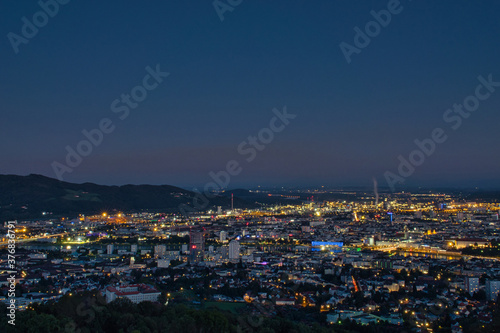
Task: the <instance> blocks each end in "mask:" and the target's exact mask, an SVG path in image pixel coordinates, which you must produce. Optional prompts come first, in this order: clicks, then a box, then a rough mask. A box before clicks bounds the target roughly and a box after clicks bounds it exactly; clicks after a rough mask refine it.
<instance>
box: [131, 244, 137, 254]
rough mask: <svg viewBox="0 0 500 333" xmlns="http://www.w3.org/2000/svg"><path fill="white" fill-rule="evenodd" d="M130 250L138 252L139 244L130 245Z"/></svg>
mask: <svg viewBox="0 0 500 333" xmlns="http://www.w3.org/2000/svg"><path fill="white" fill-rule="evenodd" d="M130 252H132V253H137V244H132V245H131V246H130Z"/></svg>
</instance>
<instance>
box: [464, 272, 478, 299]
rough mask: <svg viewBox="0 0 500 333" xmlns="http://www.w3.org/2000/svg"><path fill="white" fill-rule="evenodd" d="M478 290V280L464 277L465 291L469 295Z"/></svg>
mask: <svg viewBox="0 0 500 333" xmlns="http://www.w3.org/2000/svg"><path fill="white" fill-rule="evenodd" d="M478 290H479V278H477V277H473V276H466V277H465V291H467V292H468V293H469V294H470V295H472V294H474V293H475V292H476V291H478Z"/></svg>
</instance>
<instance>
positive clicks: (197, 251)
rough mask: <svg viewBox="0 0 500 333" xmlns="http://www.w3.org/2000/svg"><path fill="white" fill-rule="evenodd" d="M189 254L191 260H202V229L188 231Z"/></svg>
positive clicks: (203, 252) (203, 249)
mask: <svg viewBox="0 0 500 333" xmlns="http://www.w3.org/2000/svg"><path fill="white" fill-rule="evenodd" d="M189 254H190V257H191V261H192V262H200V261H203V257H204V255H205V238H204V236H203V232H202V231H191V232H190V233H189Z"/></svg>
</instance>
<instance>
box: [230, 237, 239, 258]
mask: <svg viewBox="0 0 500 333" xmlns="http://www.w3.org/2000/svg"><path fill="white" fill-rule="evenodd" d="M229 260H231V261H238V260H240V242H238V241H237V240H234V239H233V240H232V241H231V242H229Z"/></svg>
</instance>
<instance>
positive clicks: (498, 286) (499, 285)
mask: <svg viewBox="0 0 500 333" xmlns="http://www.w3.org/2000/svg"><path fill="white" fill-rule="evenodd" d="M499 293H500V281H496V280H486V298H487V299H488V301H494V302H495V301H496V300H497V298H498V294H499Z"/></svg>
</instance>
